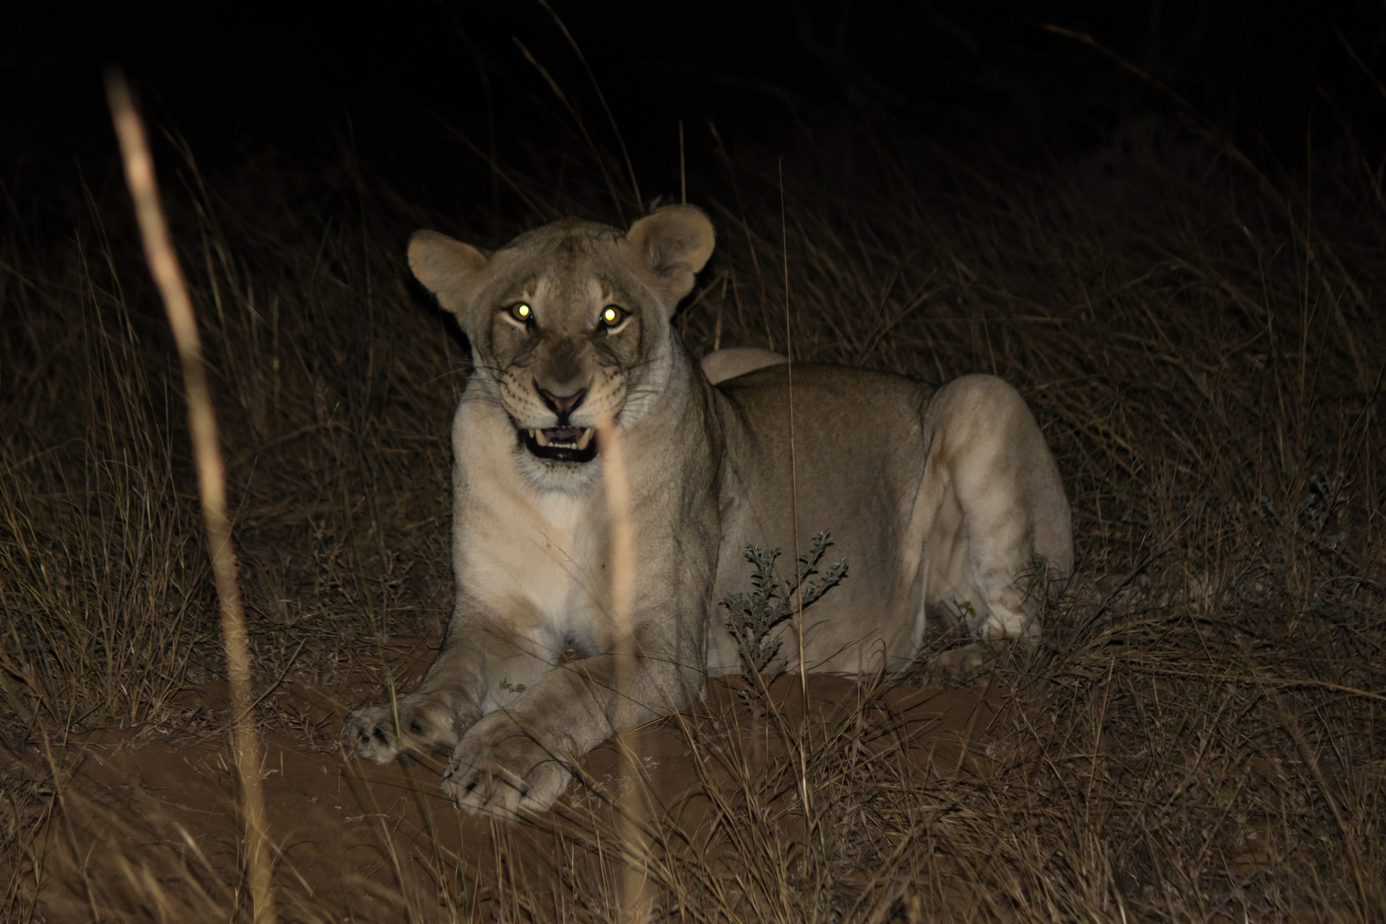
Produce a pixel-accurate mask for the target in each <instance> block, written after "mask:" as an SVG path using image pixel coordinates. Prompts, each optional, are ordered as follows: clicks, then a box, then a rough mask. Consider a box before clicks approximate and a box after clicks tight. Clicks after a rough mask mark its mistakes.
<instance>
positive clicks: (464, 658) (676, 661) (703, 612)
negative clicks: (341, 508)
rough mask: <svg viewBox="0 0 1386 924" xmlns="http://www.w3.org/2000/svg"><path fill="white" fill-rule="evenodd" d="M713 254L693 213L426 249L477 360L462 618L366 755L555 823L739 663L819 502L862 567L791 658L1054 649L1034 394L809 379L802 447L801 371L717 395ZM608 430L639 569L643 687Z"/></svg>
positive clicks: (352, 729)
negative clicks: (778, 573) (752, 598)
mask: <svg viewBox="0 0 1386 924" xmlns="http://www.w3.org/2000/svg"><path fill="white" fill-rule="evenodd" d="M712 248H713V229H712V224H711V223H710V222H709V221H708V219H707V217H706V216H705V215H704V214H703V213H702V212H701V211H699V210H698V209H696V208H692V207H688V206H674V207H668V208H662V209H659V210H658V211H656V212H655V213H654V214H652V215H649V216H647V217H645V218H642V219H640V220H639V221H637V222H635V224H633V225H632V226H631V227H630V229H629V230H627V231H625V232H622V231H620V230H618V229H616V228H612V227H608V226H606V225H601V224H593V223H588V222H582V221H576V220H572V219H568V220H563V221H558V222H554V223H553V224H549V225H546V226H544V227H542V228H539V229H537V230H534V231H530V232H529V233H527V234H523V235H521V236H520V237H518V238H516V239H515V240H513V241H512V242H510V243H509V244H507V245H506V246H504V247H502V248H501V249H499V250H497V251H495V252H494V253H487V252H485V251H482V250H480V249H478V248H476V247H472V246H470V245H468V244H464V243H462V242H460V241H456V240H452V239H451V238H448V237H445V236H443V235H441V234H438V233H436V232H433V231H419V232H417V233H416V234H414V236H413V237H412V238H411V239H410V241H409V251H408V253H409V266H410V268H411V269H412V270H413V272H414V275H415V276H416V277H417V278H418V279H419V281H420V282H422V283H423V284H424V286H426V287H427V288H428V289H429V290H431V291H432V292H433V293H434V295H435V296H436V297H437V299H438V301H439V302H440V303H441V304H442V306H443V307H444V308H446V309H447V310H449V311H451V312H454V313H455V314H456V315H457V317H458V319H459V321H460V322H461V325H462V328H463V330H464V331H465V332H466V334H467V338H468V340H469V341H470V343H471V349H472V356H473V360H474V363H475V371H474V372H473V374H472V376H471V378H470V380H469V381H468V383H467V386H466V389H465V391H464V393H463V396H462V401H461V403H460V405H459V406H458V408H457V415H456V417H455V418H454V421H453V428H452V441H453V451H454V454H455V456H456V458H455V468H454V476H453V491H454V513H453V565H454V569H455V572H456V581H457V589H456V605H455V609H454V611H453V615H452V621H451V624H450V625H449V627H448V633H447V640H446V642H445V644H444V646H443V649H442V651H441V653H440V654H439V655H438V658H437V660H436V661H435V662H434V664H433V666H432V667H431V668H430V669H429V671H428V674H427V675H426V676H425V677H424V680H423V682H422V683H421V684H420V685H419V687H418V689H417V690H415V691H414V692H413V693H411V694H410V695H408V696H403V697H401V698H399V699H398V701H396V702H390V703H385V704H383V705H380V706H375V707H372V708H366V709H360V710H358V711H356V712H355V713H353V714H352V715H351V716H350V717H349V719H348V720H347V725H346V735H347V740H348V743H349V744H350V745H351V746H353V747H354V749H355V751H356V753H357V754H359V755H360V756H362V757H368V758H370V759H372V760H375V761H379V762H385V761H388V760H390V759H392V758H394V757H395V756H396V755H398V754H400V753H401V752H404V751H408V750H411V749H424V750H433V749H442V750H444V751H446V752H448V753H450V754H451V761H450V763H449V766H448V769H447V773H446V776H445V782H444V786H445V788H446V790H447V791H448V792H449V793H450V795H452V796H453V797H454V798H455V799H456V800H457V802H458V804H459V805H460V806H461V807H462V808H464V809H467V810H471V811H475V812H486V813H500V814H513V813H515V812H518V811H521V810H543V809H545V808H547V807H549V806H550V805H551V804H552V803H553V802H554V800H555V799H557V798H558V796H559V795H560V794H561V793H562V792H563V789H564V787H565V786H566V785H567V783H568V781H569V779H570V776H571V774H570V771H569V769H568V768H569V766H570V763H571V761H573V760H574V759H575V758H576V757H578V756H580V755H582V754H584V753H586V752H587V751H589V750H591V749H592V748H594V747H596V746H597V745H598V744H600V743H601V742H602V741H603V740H604V739H606V738H607V737H609V736H610V735H611V734H612V733H613V732H617V731H620V730H622V729H626V728H630V727H632V726H634V725H636V724H638V723H642V722H645V721H647V720H649V719H653V718H655V717H658V716H660V715H665V714H669V713H671V712H673V711H675V710H680V709H683V708H684V707H686V706H688V705H690V704H691V703H693V702H694V701H696V700H697V699H698V698H699V697H700V696H701V695H702V692H703V688H704V684H705V682H706V680H707V678H708V676H710V675H718V674H724V673H728V672H732V671H736V670H737V669H738V660H737V644H736V641H735V640H734V639H733V638H732V637H731V635H730V633H729V632H728V631H727V629H726V627H725V625H724V618H723V614H722V613H719V608H718V603H719V601H721V600H722V599H724V598H725V597H727V596H728V595H729V594H730V593H732V592H734V591H737V590H743V589H745V587H746V586H747V584H748V576H749V569H748V567H747V565H746V562H745V561H744V559H743V550H744V549H745V547H746V546H748V545H755V546H759V547H762V548H782V549H786V550H792V549H793V543H794V540H793V537H794V529H793V527H792V524H791V522H790V518H791V511H792V510H794V509H796V508H795V503H797V511H798V525H799V529H798V533H799V535H800V536H803V537H807V536H808V535H810V534H811V533H813V532H815V531H818V530H829V531H830V532H831V534H832V538H833V540H834V546H835V548H834V553H835V554H840V555H841V556H842V557H843V558H845V559H846V560H847V561H848V562H849V564H850V569H851V571H850V575H849V576H848V578H847V580H845V581H844V582H843V583H842V584H841V585H840V586H838V587H836V588H835V589H833V591H832V592H831V593H829V594H827V595H826V596H825V597H823V598H822V599H821V600H820V601H819V602H818V603H817V604H816V605H815V606H814V607H813V608H812V609H811V610H808V611H806V612H805V614H804V623H805V624H804V626H803V627H802V636H803V650H802V651H800V650H799V630H798V629H797V628H795V627H793V626H792V625H790V624H785V625H782V626H781V627H780V628H779V630H777V631H778V633H779V639H780V645H781V652H782V656H783V663H784V664H785V666H787V667H789V668H791V669H796V668H797V665H798V662H799V661H800V659H802V660H803V662H804V665H805V667H806V668H807V669H808V670H813V671H836V672H845V673H859V672H874V671H877V670H881V669H885V670H893V669H897V668H900V667H903V666H905V665H908V664H909V663H910V661H911V659H912V658H913V657H914V656H915V654H916V652H917V651H918V650H919V649H920V646H921V643H922V642H923V640H924V637H925V629H926V626H927V624H928V623H930V622H931V621H932V620H933V619H934V618H935V617H936V615H937V614H942V613H950V614H953V617H954V618H959V617H960V618H961V619H962V621H963V622H965V623H966V626H965V628H966V629H967V630H968V632H969V633H970V634H971V637H972V638H974V639H977V640H992V639H1003V638H1006V639H1010V638H1030V639H1033V638H1035V637H1037V636H1038V633H1039V625H1038V623H1037V621H1036V619H1035V618H1034V616H1035V613H1034V611H1035V608H1036V607H1035V604H1034V603H1033V602H1031V599H1030V598H1029V597H1028V596H1027V589H1028V588H1027V584H1028V583H1029V582H1028V580H1026V579H1025V578H1027V576H1028V575H1030V574H1031V573H1032V570H1031V569H1032V567H1033V565H1034V563H1035V562H1037V561H1042V562H1043V563H1045V564H1046V565H1047V568H1048V569H1049V572H1050V574H1051V575H1063V574H1066V573H1067V572H1068V571H1069V570H1070V569H1071V567H1072V561H1073V552H1072V542H1071V538H1070V524H1069V507H1068V500H1067V498H1066V497H1065V495H1064V488H1063V484H1062V482H1061V481H1060V479H1059V473H1058V469H1057V468H1056V466H1055V464H1054V459H1053V457H1052V456H1051V455H1050V452H1049V449H1048V447H1047V446H1046V445H1045V442H1044V437H1043V436H1042V435H1041V433H1040V430H1039V427H1038V426H1037V425H1036V423H1035V420H1034V417H1032V416H1031V414H1030V411H1029V410H1028V408H1027V407H1026V405H1025V402H1024V401H1023V400H1022V399H1021V397H1020V396H1019V395H1018V394H1017V393H1016V391H1015V390H1014V389H1013V388H1011V387H1010V386H1009V385H1007V384H1006V383H1005V382H1003V381H1001V380H1000V379H998V378H994V377H991V376H985V375H971V376H966V377H964V378H960V379H958V380H956V381H954V382H952V383H950V384H949V385H947V386H946V387H944V388H942V389H939V390H938V391H937V392H936V393H932V394H931V390H930V389H929V388H928V387H926V386H924V385H921V384H919V383H916V382H913V381H910V380H908V379H904V378H901V377H898V376H894V375H885V374H880V373H874V372H864V371H858V370H854V369H845V368H837V367H830V366H797V365H796V366H795V367H794V368H793V369H792V376H793V392H794V396H793V397H794V415H793V431H792V432H793V447H792V448H791V445H790V435H791V420H790V417H791V415H790V394H789V381H790V373H791V370H790V369H789V368H788V367H786V366H784V365H766V364H767V363H773V362H774V361H775V359H776V357H774V356H773V354H769V355H767V354H764V353H761V354H760V355H759V356H757V355H755V354H741V355H740V356H737V357H732V359H733V360H734V361H732V362H729V363H727V364H726V366H725V367H723V366H720V365H719V364H718V363H716V362H714V363H712V364H710V371H712V373H713V377H718V376H720V375H735V373H736V372H739V371H742V370H744V369H745V368H754V367H756V366H765V367H764V368H758V369H755V371H752V372H750V373H749V374H745V375H737V376H736V377H733V378H730V379H729V380H727V381H725V382H722V383H721V384H713V383H712V382H711V381H710V380H709V378H708V377H706V376H704V375H703V373H702V372H701V371H700V370H699V367H698V365H697V364H696V363H695V362H694V361H693V360H692V359H691V358H690V356H689V353H688V351H687V350H686V349H685V347H684V345H683V343H682V342H681V341H680V339H679V337H678V334H677V332H676V331H675V330H674V329H673V327H672V326H671V324H670V319H671V318H672V316H673V314H674V309H675V307H676V306H677V305H678V303H679V300H680V299H682V298H683V297H684V296H685V295H687V294H688V292H689V291H690V290H691V289H692V287H693V280H694V275H695V274H696V273H697V272H698V271H699V270H701V269H702V267H703V265H704V264H705V263H706V262H707V260H708V257H709V256H710V255H711V254H712ZM719 370H720V371H719ZM603 422H610V424H611V426H613V427H614V428H615V430H616V431H617V432H618V433H619V437H620V442H621V447H622V455H623V458H624V462H625V469H626V476H627V479H628V488H629V498H630V499H629V505H630V510H631V516H630V521H631V527H632V529H633V532H634V540H635V542H634V547H635V549H636V553H637V554H636V561H635V568H636V576H635V590H634V599H633V601H632V605H631V611H632V612H631V613H630V618H629V622H628V623H627V625H629V627H630V633H631V636H630V637H629V638H628V639H627V641H629V642H630V643H631V647H632V648H633V650H634V652H635V662H634V667H633V669H631V670H624V671H623V670H620V669H618V660H617V657H616V655H615V654H614V652H615V650H616V647H617V644H618V639H617V632H618V631H619V627H618V626H617V625H616V624H615V622H614V619H613V613H612V611H613V606H612V593H613V591H612V586H611V585H612V581H611V571H610V569H609V568H608V564H609V562H610V561H611V560H612V555H611V536H612V520H611V513H610V510H609V507H608V499H607V488H606V485H605V483H604V480H603V476H602V467H603V464H604V455H603V444H602V441H601V439H600V438H599V436H598V435H597V427H598V425H599V424H600V423H603ZM791 454H792V456H793V459H794V471H795V474H794V476H793V477H791V464H790V459H791ZM796 491H797V501H796V500H794V499H793V495H794V493H795V492H796ZM805 541H806V540H805ZM790 554H792V552H791V553H790ZM790 554H787V555H786V559H787V560H791V561H792V558H791V557H790ZM565 652H568V653H574V652H575V653H576V655H577V657H575V658H574V657H567V658H565V657H564V655H565Z"/></svg>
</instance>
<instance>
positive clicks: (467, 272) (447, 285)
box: [409, 231, 487, 314]
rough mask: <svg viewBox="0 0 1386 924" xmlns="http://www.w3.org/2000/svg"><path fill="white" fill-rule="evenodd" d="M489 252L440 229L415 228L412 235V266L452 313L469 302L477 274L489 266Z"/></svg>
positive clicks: (417, 275)
mask: <svg viewBox="0 0 1386 924" xmlns="http://www.w3.org/2000/svg"><path fill="white" fill-rule="evenodd" d="M486 262H487V259H486V254H484V253H482V252H481V251H480V250H478V249H476V248H475V247H473V246H472V245H471V244H464V243H462V242H461V241H457V240H453V239H452V238H450V237H448V236H447V235H446V234H439V233H438V232H437V231H415V232H414V233H413V235H411V236H410V238H409V269H410V270H412V271H413V273H414V278H415V279H417V280H419V282H421V283H423V284H424V288H426V289H428V291H430V292H432V293H433V294H434V296H436V297H437V299H438V304H440V305H442V306H443V307H444V308H446V309H447V310H448V311H451V312H452V313H453V314H458V313H460V312H461V311H462V310H463V309H464V308H465V307H466V305H467V297H468V293H469V292H470V291H471V289H472V281H473V280H474V279H475V278H476V275H477V274H478V273H480V272H481V271H482V270H483V269H485V268H486Z"/></svg>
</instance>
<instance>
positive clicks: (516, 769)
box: [443, 712, 572, 817]
mask: <svg viewBox="0 0 1386 924" xmlns="http://www.w3.org/2000/svg"><path fill="white" fill-rule="evenodd" d="M567 758H568V756H567V755H563V754H559V753H557V752H556V751H555V749H554V748H552V747H550V746H546V745H545V744H543V743H541V742H540V741H539V740H538V739H536V738H535V737H534V736H533V735H531V734H529V733H527V732H526V731H525V730H524V729H522V728H521V727H520V726H519V725H518V724H516V722H515V720H514V719H512V718H511V717H510V716H509V715H506V714H504V713H499V712H497V713H492V714H491V715H489V716H487V717H486V718H484V719H482V720H481V721H480V722H478V723H477V724H476V725H474V726H472V728H471V730H470V731H468V732H467V734H466V735H464V736H463V738H462V741H461V743H460V744H458V745H457V750H456V751H455V752H454V753H453V755H452V762H451V763H450V764H449V765H448V771H447V773H446V774H445V775H444V777H443V789H444V790H445V791H446V792H447V793H448V795H450V796H451V797H452V798H453V799H454V800H455V801H456V802H457V805H458V807H459V808H462V809H464V810H466V811H469V812H474V813H476V814H480V815H499V816H502V817H513V816H515V815H518V814H519V813H520V812H521V811H530V812H542V811H545V810H547V809H548V808H549V807H550V806H552V805H553V803H554V802H555V801H557V799H558V797H559V796H561V795H562V794H563V790H564V789H566V788H567V786H568V781H569V780H571V779H572V773H571V771H569V770H568V767H567V765H566V763H565V761H566V760H567Z"/></svg>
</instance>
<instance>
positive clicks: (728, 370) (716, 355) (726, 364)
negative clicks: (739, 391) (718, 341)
mask: <svg viewBox="0 0 1386 924" xmlns="http://www.w3.org/2000/svg"><path fill="white" fill-rule="evenodd" d="M784 361H785V358H784V357H783V356H781V355H780V354H779V353H772V352H771V351H769V350H762V349H759V348H757V347H727V348H726V349H724V350H717V351H716V352H713V353H709V354H707V355H706V356H704V357H703V359H702V367H703V375H705V376H707V380H708V381H709V382H711V383H712V384H714V385H717V384H719V383H721V382H725V381H726V380H727V379H734V378H736V377H738V376H742V375H749V374H750V373H752V372H755V371H756V370H757V369H764V368H765V367H766V366H778V365H779V364H780V363H782V362H784Z"/></svg>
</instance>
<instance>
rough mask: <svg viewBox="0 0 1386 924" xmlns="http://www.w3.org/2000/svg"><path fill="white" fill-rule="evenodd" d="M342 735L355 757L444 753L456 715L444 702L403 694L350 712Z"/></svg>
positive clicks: (451, 743) (452, 739)
mask: <svg viewBox="0 0 1386 924" xmlns="http://www.w3.org/2000/svg"><path fill="white" fill-rule="evenodd" d="M342 737H343V739H344V741H345V744H346V746H347V748H348V749H350V750H351V751H352V752H353V753H355V754H356V756H357V757H364V758H366V759H367V760H373V761H375V762H376V763H378V764H384V763H389V762H390V761H392V760H394V759H395V758H396V757H398V756H399V755H400V754H402V753H405V752H429V751H434V752H438V753H440V754H447V753H448V752H449V751H451V750H452V749H453V748H454V747H456V745H457V738H458V735H457V719H456V717H455V716H453V714H452V712H451V710H450V709H448V707H447V705H446V704H445V703H441V702H437V701H435V700H433V699H431V698H429V697H427V696H406V697H404V698H402V699H400V700H398V701H396V702H394V703H386V704H385V705H383V706H368V707H365V708H362V709H357V710H356V711H354V712H352V713H351V714H350V715H349V716H347V720H346V726H345V727H344V728H343V729H342Z"/></svg>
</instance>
